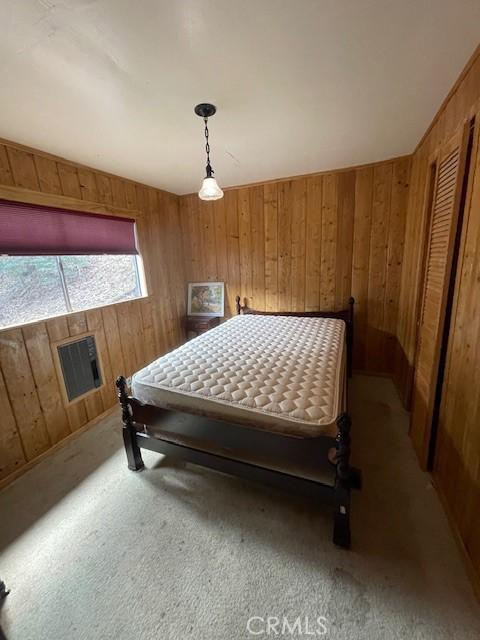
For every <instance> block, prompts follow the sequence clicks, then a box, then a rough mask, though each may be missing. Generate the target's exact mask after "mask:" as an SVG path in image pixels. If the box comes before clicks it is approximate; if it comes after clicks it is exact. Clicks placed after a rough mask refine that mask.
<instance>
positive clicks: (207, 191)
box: [198, 178, 223, 200]
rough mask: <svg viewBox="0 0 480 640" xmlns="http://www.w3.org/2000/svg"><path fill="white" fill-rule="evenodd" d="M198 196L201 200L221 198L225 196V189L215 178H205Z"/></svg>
mask: <svg viewBox="0 0 480 640" xmlns="http://www.w3.org/2000/svg"><path fill="white" fill-rule="evenodd" d="M198 197H199V198H200V200H220V198H223V191H222V190H221V189H220V187H219V186H218V184H217V181H216V180H215V178H204V180H203V182H202V188H201V189H200V191H199V192H198Z"/></svg>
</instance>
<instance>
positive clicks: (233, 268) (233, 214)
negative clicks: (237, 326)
mask: <svg viewBox="0 0 480 640" xmlns="http://www.w3.org/2000/svg"><path fill="white" fill-rule="evenodd" d="M225 208H226V212H227V213H226V224H227V262H228V285H229V286H228V287H227V292H228V300H229V307H230V309H229V311H230V314H231V315H235V313H236V311H235V297H236V296H237V295H241V277H240V234H239V229H238V201H237V193H236V192H235V191H227V192H226V193H225Z"/></svg>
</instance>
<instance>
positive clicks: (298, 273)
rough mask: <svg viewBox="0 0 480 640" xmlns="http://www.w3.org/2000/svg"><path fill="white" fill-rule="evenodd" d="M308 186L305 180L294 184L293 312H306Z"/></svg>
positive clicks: (295, 181)
mask: <svg viewBox="0 0 480 640" xmlns="http://www.w3.org/2000/svg"><path fill="white" fill-rule="evenodd" d="M306 199H307V185H306V180H305V179H301V178H300V179H297V180H294V181H293V182H292V214H291V217H292V222H291V239H292V248H291V274H292V275H291V278H292V303H291V304H292V311H305V216H306Z"/></svg>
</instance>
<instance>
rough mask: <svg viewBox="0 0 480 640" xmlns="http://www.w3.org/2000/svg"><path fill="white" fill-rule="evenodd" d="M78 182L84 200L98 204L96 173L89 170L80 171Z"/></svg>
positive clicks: (81, 169)
mask: <svg viewBox="0 0 480 640" xmlns="http://www.w3.org/2000/svg"><path fill="white" fill-rule="evenodd" d="M78 182H79V185H80V193H81V197H82V200H87V201H90V202H98V200H99V197H98V191H97V183H96V180H95V173H94V172H93V171H89V170H88V169H83V168H81V167H80V168H79V169H78Z"/></svg>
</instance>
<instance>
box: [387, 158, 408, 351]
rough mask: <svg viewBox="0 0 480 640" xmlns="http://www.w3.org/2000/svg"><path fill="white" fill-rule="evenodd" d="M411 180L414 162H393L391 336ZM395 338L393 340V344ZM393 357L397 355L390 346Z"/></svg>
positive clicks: (389, 272)
mask: <svg viewBox="0 0 480 640" xmlns="http://www.w3.org/2000/svg"><path fill="white" fill-rule="evenodd" d="M409 180H410V159H406V160H401V161H398V162H394V163H393V175H392V197H391V211H390V220H389V225H388V249H387V274H386V287H385V317H384V328H385V331H386V332H387V334H388V335H389V336H395V335H396V331H397V321H398V300H399V295H398V292H399V290H400V282H401V275H402V260H403V247H404V237H405V211H406V209H407V198H408V186H409ZM391 342H392V338H389V343H391ZM388 352H389V354H391V355H393V347H392V345H391V344H390V346H389V349H388Z"/></svg>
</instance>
